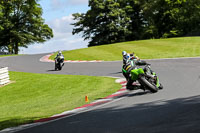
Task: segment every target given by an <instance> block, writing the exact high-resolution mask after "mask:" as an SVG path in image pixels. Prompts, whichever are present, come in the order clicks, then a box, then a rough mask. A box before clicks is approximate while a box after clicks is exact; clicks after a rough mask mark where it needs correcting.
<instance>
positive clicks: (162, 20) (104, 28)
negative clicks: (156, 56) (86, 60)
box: [72, 0, 200, 46]
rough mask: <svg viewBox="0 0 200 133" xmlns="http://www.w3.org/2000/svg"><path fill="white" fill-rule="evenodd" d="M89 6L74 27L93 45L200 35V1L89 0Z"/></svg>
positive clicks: (74, 31)
mask: <svg viewBox="0 0 200 133" xmlns="http://www.w3.org/2000/svg"><path fill="white" fill-rule="evenodd" d="M89 7H90V9H89V10H88V11H87V12H86V13H75V14H73V16H74V20H76V22H75V23H73V24H72V25H74V29H73V32H72V33H73V34H78V33H83V34H82V37H83V38H84V39H85V40H86V39H89V40H90V42H89V46H95V45H102V44H110V43H114V42H121V41H129V40H140V39H149V38H167V37H177V36H179V37H180V36H191V35H199V34H200V1H199V0H89Z"/></svg>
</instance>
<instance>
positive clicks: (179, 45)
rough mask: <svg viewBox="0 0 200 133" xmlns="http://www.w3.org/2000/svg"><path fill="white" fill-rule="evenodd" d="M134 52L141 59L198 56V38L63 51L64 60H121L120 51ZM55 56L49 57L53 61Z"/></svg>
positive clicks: (199, 39)
mask: <svg viewBox="0 0 200 133" xmlns="http://www.w3.org/2000/svg"><path fill="white" fill-rule="evenodd" d="M124 50H125V51H127V52H133V51H134V52H135V53H136V54H137V55H138V56H139V57H140V58H141V59H158V58H176V57H196V56H200V37H181V38H170V39H152V40H142V41H130V42H122V43H116V44H110V45H102V46H95V47H89V48H84V49H77V50H71V51H65V52H63V53H64V56H65V59H66V60H104V61H114V60H121V59H122V56H121V53H122V51H124ZM54 57H55V55H53V56H51V57H50V59H53V58H54Z"/></svg>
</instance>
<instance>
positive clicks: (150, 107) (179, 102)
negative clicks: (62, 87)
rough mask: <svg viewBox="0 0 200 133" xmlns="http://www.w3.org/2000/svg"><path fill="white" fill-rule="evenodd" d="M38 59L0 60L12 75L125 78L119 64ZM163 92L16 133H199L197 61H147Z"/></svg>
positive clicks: (199, 60) (124, 99) (126, 99)
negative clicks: (58, 62) (59, 68)
mask: <svg viewBox="0 0 200 133" xmlns="http://www.w3.org/2000/svg"><path fill="white" fill-rule="evenodd" d="M43 55H44V54H40V55H25V56H16V57H3V58H0V66H8V67H9V70H11V71H22V72H33V73H49V74H74V75H94V76H114V77H123V76H122V74H121V65H122V64H121V62H119V61H118V62H101V63H65V66H64V68H63V70H62V71H54V70H53V69H54V64H53V63H43V62H39V59H40V58H41V57H42V56H43ZM148 62H149V63H151V64H152V69H153V70H154V71H155V72H156V73H157V74H158V76H159V78H160V81H161V82H162V84H163V86H164V89H163V90H160V91H159V92H158V93H155V94H151V93H144V92H142V91H141V92H138V93H136V94H133V93H131V92H130V94H128V95H126V96H124V97H121V98H119V99H117V100H114V101H113V102H111V103H109V104H105V105H102V106H99V107H95V108H94V109H92V110H89V111H87V112H83V113H80V114H77V115H74V116H71V117H66V118H62V119H59V120H55V121H52V122H48V123H44V124H41V125H38V126H34V127H32V128H28V129H24V130H20V131H19V132H20V133H45V132H47V133H146V132H148V133H198V132H200V126H199V123H200V58H191V59H167V60H149V61H148Z"/></svg>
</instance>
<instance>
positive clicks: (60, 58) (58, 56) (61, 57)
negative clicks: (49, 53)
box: [54, 50, 64, 66]
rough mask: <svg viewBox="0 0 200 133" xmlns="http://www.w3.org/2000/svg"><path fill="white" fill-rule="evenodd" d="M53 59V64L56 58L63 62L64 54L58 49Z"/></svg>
mask: <svg viewBox="0 0 200 133" xmlns="http://www.w3.org/2000/svg"><path fill="white" fill-rule="evenodd" d="M54 59H55V66H56V64H57V61H58V59H59V60H61V61H62V62H64V56H63V54H62V52H61V50H59V51H58V54H57V55H56V57H55V58H54ZM62 66H64V63H63V64H62Z"/></svg>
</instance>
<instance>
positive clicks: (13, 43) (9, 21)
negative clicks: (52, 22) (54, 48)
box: [0, 0, 53, 54]
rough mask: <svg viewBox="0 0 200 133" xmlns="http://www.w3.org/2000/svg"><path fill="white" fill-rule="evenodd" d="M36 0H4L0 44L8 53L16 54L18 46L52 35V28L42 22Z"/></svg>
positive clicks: (40, 41) (42, 39) (45, 38)
mask: <svg viewBox="0 0 200 133" xmlns="http://www.w3.org/2000/svg"><path fill="white" fill-rule="evenodd" d="M37 2H38V0H4V1H3V2H2V3H0V5H1V6H3V9H2V14H3V21H2V22H1V24H2V27H3V29H2V30H1V31H0V46H4V47H6V48H7V50H8V51H9V52H10V53H15V54H18V51H19V47H28V45H30V44H32V43H35V42H37V43H42V42H45V41H46V40H48V39H50V38H52V37H53V33H52V29H51V28H49V26H48V25H46V24H44V19H43V18H42V17H41V16H42V8H41V7H40V5H39V4H38V3H37Z"/></svg>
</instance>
